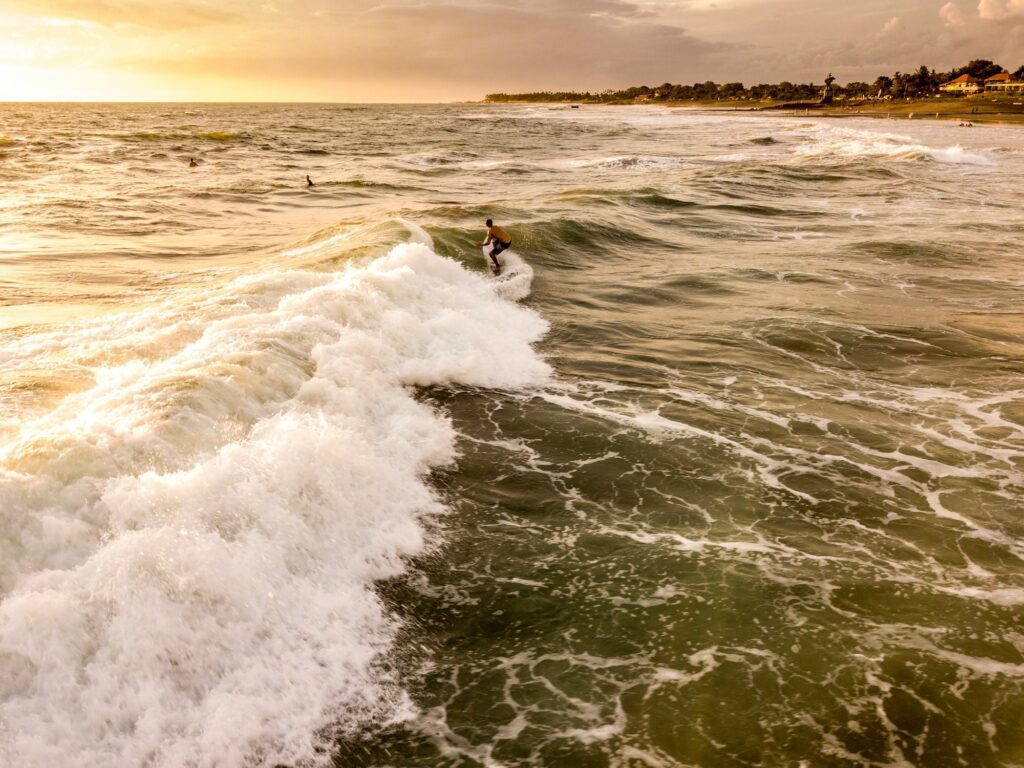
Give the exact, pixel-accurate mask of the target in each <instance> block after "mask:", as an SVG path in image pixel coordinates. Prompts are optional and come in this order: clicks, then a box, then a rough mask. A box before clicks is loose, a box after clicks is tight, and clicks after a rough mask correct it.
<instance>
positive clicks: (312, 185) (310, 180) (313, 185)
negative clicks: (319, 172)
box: [306, 173, 316, 187]
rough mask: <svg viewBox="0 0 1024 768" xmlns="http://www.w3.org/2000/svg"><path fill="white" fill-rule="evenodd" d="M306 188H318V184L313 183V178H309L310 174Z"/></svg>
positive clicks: (307, 175)
mask: <svg viewBox="0 0 1024 768" xmlns="http://www.w3.org/2000/svg"><path fill="white" fill-rule="evenodd" d="M306 186H307V187H315V186H316V184H314V183H313V180H312V179H311V178H309V174H308V173H307V174H306Z"/></svg>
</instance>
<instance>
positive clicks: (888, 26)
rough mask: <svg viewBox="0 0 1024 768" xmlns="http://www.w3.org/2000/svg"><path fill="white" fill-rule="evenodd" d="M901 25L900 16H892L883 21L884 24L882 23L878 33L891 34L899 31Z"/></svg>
mask: <svg viewBox="0 0 1024 768" xmlns="http://www.w3.org/2000/svg"><path fill="white" fill-rule="evenodd" d="M901 26H902V22H901V21H900V17H899V16H893V17H892V18H891V19H889V20H888V21H887V22H885V24H884V25H882V31H881V32H880V33H879V34H881V35H893V34H896V33H897V32H899V31H900V27H901Z"/></svg>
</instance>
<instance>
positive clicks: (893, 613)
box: [0, 105, 1024, 768]
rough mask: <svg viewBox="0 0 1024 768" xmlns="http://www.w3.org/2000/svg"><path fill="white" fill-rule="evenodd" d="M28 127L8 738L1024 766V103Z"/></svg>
mask: <svg viewBox="0 0 1024 768" xmlns="http://www.w3.org/2000/svg"><path fill="white" fill-rule="evenodd" d="M0 134H2V135H0V260H2V265H3V269H2V272H0V441H2V443H0V595H2V602H0V758H2V762H3V763H4V764H5V765H6V764H11V765H19V766H53V765H63V766H110V765H125V766H135V765H139V766H141V765H152V766H267V767H268V768H269V767H270V766H278V765H284V766H306V765H314V764H332V763H334V764H337V765H339V766H453V767H454V766H460V767H461V766H474V765H479V766H588V767H589V766H701V767H702V768H720V767H723V766H926V767H928V768H933V767H937V766H971V767H976V766H1013V765H1022V764H1024V628H1022V627H1024V623H1022V609H1024V522H1022V518H1021V513H1022V501H1024V341H1022V332H1024V255H1022V250H1021V246H1020V242H1021V236H1022V234H1024V191H1022V190H1024V183H1022V180H1024V131H1022V130H1021V129H1019V128H1009V127H977V128H973V129H971V130H965V129H959V128H956V127H955V126H954V125H953V124H951V123H939V122H921V121H861V120H832V121H818V120H813V119H808V118H805V117H797V118H794V117H761V116H757V117H755V116H749V115H716V114H701V113H693V112H685V111H670V110H661V109H646V108H639V107H638V108H583V109H579V110H570V109H568V108H562V107H551V108H546V107H541V108H529V107H506V108H490V107H482V106H452V107H344V106H273V107H271V106H166V105H163V106H162V105H149V106H95V105H92V106H91V105H80V106H59V105H54V106H38V105H6V106H0ZM190 157H194V158H195V159H196V161H197V162H198V164H199V165H198V167H197V168H189V158H190ZM307 173H308V174H310V175H311V176H312V178H313V180H314V181H315V182H316V186H315V187H313V188H307V187H306V186H305V182H304V178H305V175H306V174H307ZM488 217H493V218H494V219H496V220H497V221H498V222H499V223H500V224H502V225H503V226H505V227H506V228H507V229H508V230H509V232H510V233H511V234H512V236H513V255H512V257H511V258H510V260H509V264H508V268H507V270H506V275H505V276H504V277H503V278H501V279H499V280H493V279H492V278H491V277H490V275H489V273H488V272H487V271H486V269H485V265H484V261H483V257H482V255H481V253H480V249H479V248H478V247H476V243H477V242H479V240H480V239H481V238H482V227H483V220H484V219H486V218H488Z"/></svg>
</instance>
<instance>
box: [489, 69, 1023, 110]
mask: <svg viewBox="0 0 1024 768" xmlns="http://www.w3.org/2000/svg"><path fill="white" fill-rule="evenodd" d="M1000 72H1007V73H1008V74H1009V75H1010V77H1011V78H1012V79H1013V80H1024V65H1022V66H1020V67H1018V68H1017V69H1016V70H1015V71H1012V72H1011V71H1009V70H1006V69H1004V68H1003V67H1002V66H1000V65H999V64H996V63H995V62H992V61H989V60H988V59H974V60H973V61H970V62H969V63H967V64H965V65H964V66H962V67H956V68H955V69H953V70H951V71H949V72H937V71H936V70H934V69H929V68H928V67H927V66H925V65H921V66H920V67H918V68H917V69H916V70H915V71H913V72H910V73H903V72H895V73H894V74H892V75H891V76H890V75H880V76H879V77H877V78H876V79H875V80H874V81H873V82H871V83H866V82H859V81H855V82H849V83H847V84H846V85H844V86H840V85H838V84H836V85H835V86H834V87H833V91H834V98H835V100H836V101H849V100H890V101H891V100H894V99H920V98H925V97H932V96H939V95H941V96H946V94H945V93H943V92H941V91H940V90H939V86H940V85H942V84H943V83H946V82H949V81H950V80H953V79H955V78H957V77H959V76H960V75H963V74H967V75H971V76H972V77H975V78H978V79H979V80H984V79H985V78H987V77H991V76H992V75H996V74H999V73H1000ZM821 94H822V86H821V85H820V84H815V83H791V82H789V81H783V82H781V83H774V84H769V83H761V84H758V85H752V86H750V87H746V86H744V85H743V83H715V82H713V81H711V80H708V81H706V82H703V83H694V84H693V85H683V84H673V83H668V82H666V83H663V84H662V85H659V86H654V87H651V86H647V85H640V86H633V87H631V88H625V89H622V90H612V89H609V90H606V91H601V92H600V93H592V92H590V91H582V92H580V91H538V92H533V93H491V94H488V95H487V97H486V101H488V102H491V103H503V102H578V103H581V104H621V103H628V102H637V101H641V102H646V101H652V102H659V101H660V102H686V101H695V102H709V101H712V102H713V101H722V102H736V101H758V102H783V103H785V102H799V103H801V106H803V105H804V103H805V102H816V101H818V100H819V99H820V98H821ZM1018 95H1019V94H1018ZM950 98H959V96H958V95H954V94H950Z"/></svg>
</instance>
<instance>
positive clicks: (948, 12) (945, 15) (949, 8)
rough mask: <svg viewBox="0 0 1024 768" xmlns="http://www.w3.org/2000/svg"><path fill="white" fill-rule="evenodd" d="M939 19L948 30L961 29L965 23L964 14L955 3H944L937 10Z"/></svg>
mask: <svg viewBox="0 0 1024 768" xmlns="http://www.w3.org/2000/svg"><path fill="white" fill-rule="evenodd" d="M939 18H940V19H942V23H943V24H945V25H946V26H947V27H950V28H956V27H962V26H963V25H964V22H965V18H964V12H963V11H961V10H960V6H958V5H956V4H955V3H946V4H945V5H944V6H942V7H941V8H939Z"/></svg>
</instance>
